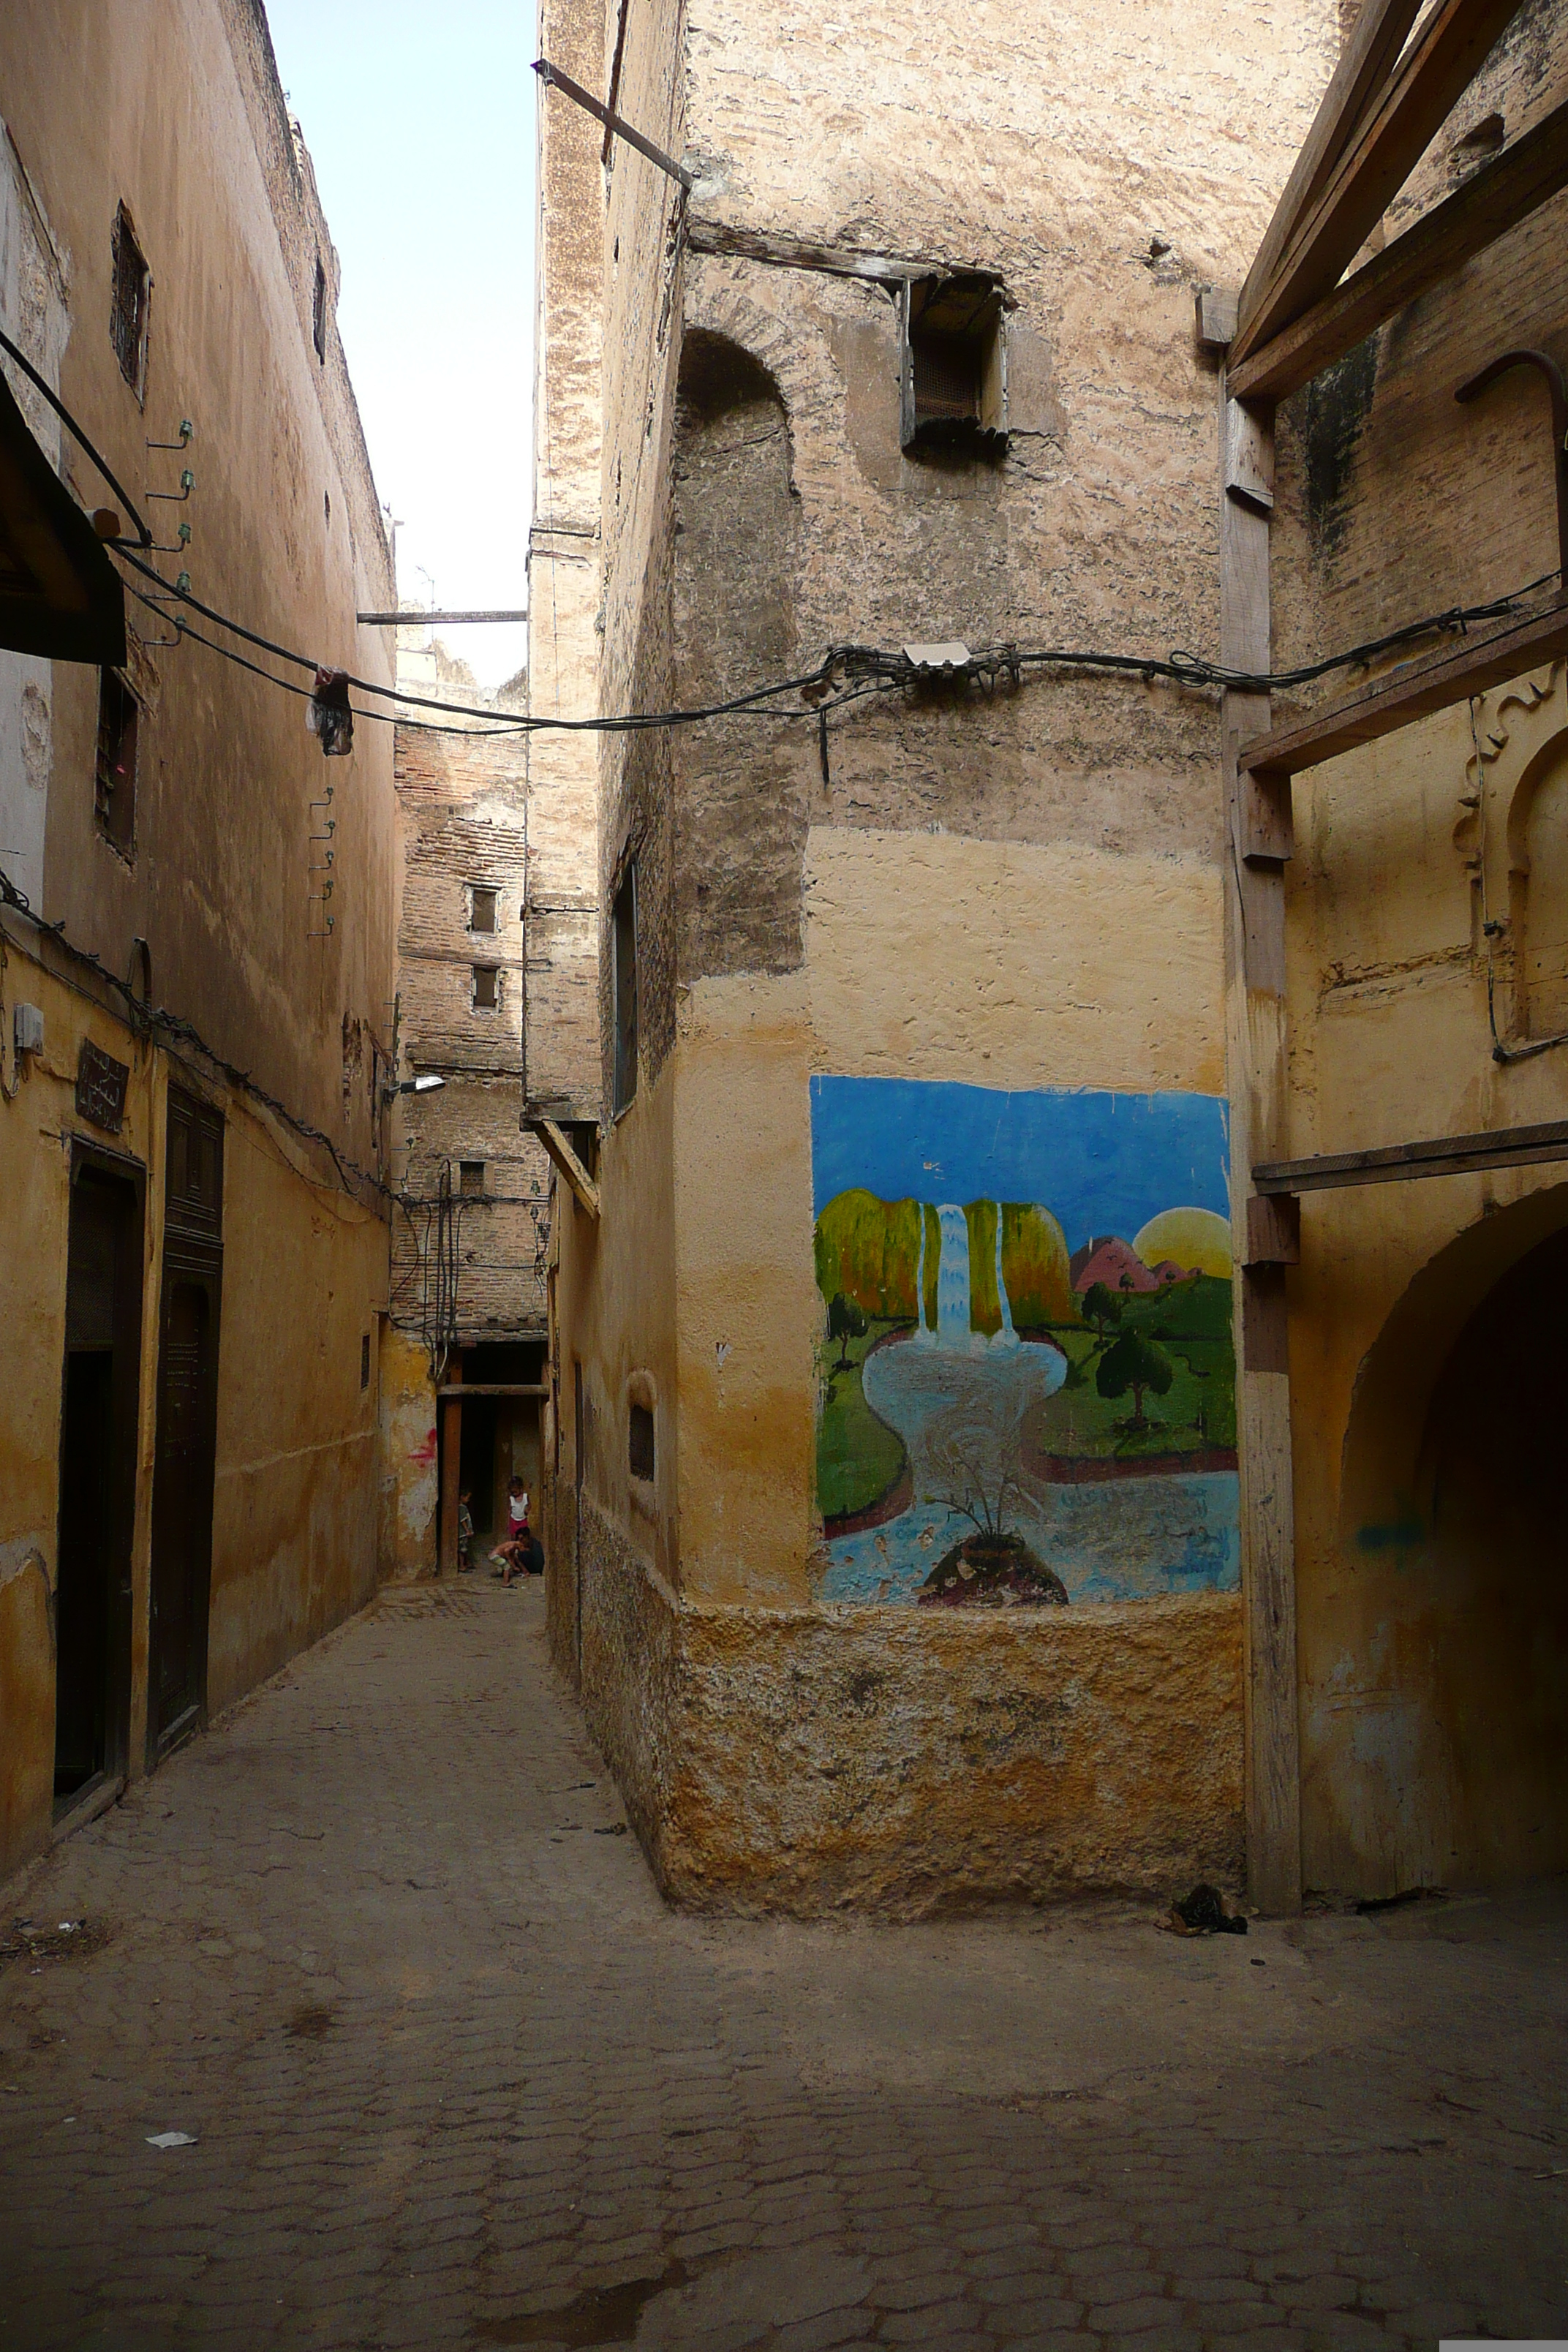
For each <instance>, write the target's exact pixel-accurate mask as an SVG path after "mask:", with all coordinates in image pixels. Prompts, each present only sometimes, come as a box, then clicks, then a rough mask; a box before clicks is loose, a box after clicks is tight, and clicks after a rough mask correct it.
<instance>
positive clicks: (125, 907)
mask: <svg viewBox="0 0 1568 2352" xmlns="http://www.w3.org/2000/svg"><path fill="white" fill-rule="evenodd" d="M0 111H3V112H4V115H5V121H6V122H7V124H8V126H9V128H10V131H11V132H12V134H13V136H14V137H15V139H16V145H17V149H18V151H19V152H20V155H21V158H22V161H23V163H25V165H26V170H27V172H28V173H29V175H30V176H31V178H32V180H33V182H34V184H35V185H36V186H37V190H38V192H39V194H40V197H41V199H42V202H43V205H44V207H45V209H46V211H47V217H48V220H49V222H50V224H51V226H52V228H53V231H54V235H55V238H56V241H57V244H58V248H59V251H60V254H61V257H62V259H63V262H64V266H65V273H66V278H67V282H68V307H69V312H70V320H71V326H70V333H69V337H68V341H67V342H66V344H65V348H64V351H63V353H62V356H61V359H60V372H59V382H60V390H61V394H62V397H63V398H64V399H65V400H66V402H67V403H68V405H69V406H70V408H71V409H72V411H73V412H74V413H75V415H78V416H79V418H80V419H81V421H82V424H83V425H84V426H85V427H86V429H87V431H88V432H89V434H90V436H92V438H93V440H94V441H95V442H96V443H97V445H98V446H99V447H100V449H102V451H103V452H104V455H105V457H107V458H108V460H109V462H110V465H111V466H112V467H114V468H115V470H116V472H117V473H118V474H119V475H120V477H121V479H122V480H123V481H124V482H125V483H126V486H127V488H129V489H131V490H132V492H133V493H136V494H138V495H142V494H144V493H145V491H146V490H147V489H149V488H168V487H170V486H171V485H173V484H175V483H176V482H177V477H178V471H179V467H180V464H181V462H182V460H181V459H180V458H179V457H177V456H176V457H167V456H165V457H157V456H156V454H155V453H152V452H149V450H148V448H147V446H146V444H147V441H148V440H149V439H154V440H172V439H173V438H174V436H175V434H176V432H177V429H178V425H179V422H180V419H181V417H182V416H188V417H191V418H192V419H193V420H194V422H195V428H196V437H195V441H194V442H193V444H192V445H191V448H190V450H189V452H188V460H187V461H188V463H189V464H190V466H191V467H192V470H193V471H194V472H195V477H196V488H195V492H194V493H193V494H192V498H191V501H190V504H189V508H188V516H189V519H190V520H191V521H192V523H193V526H194V530H195V537H194V540H193V543H192V548H191V551H190V552H189V556H188V559H187V560H188V565H189V569H190V571H191V575H192V582H193V585H194V587H195V592H196V593H197V594H198V595H200V596H202V597H203V598H204V599H205V600H206V601H207V602H209V603H211V604H215V605H216V606H217V607H218V608H219V609H221V610H223V611H226V612H228V613H232V614H235V615H236V616H237V617H238V618H240V619H242V620H244V621H246V622H247V624H248V625H250V626H252V627H254V628H258V629H260V630H262V631H263V632H264V633H265V634H266V635H268V636H272V637H276V638H278V639H279V640H280V641H281V642H283V643H286V644H289V645H294V646H302V647H304V648H306V649H308V650H309V651H310V652H312V653H315V654H317V655H318V656H319V657H320V658H321V659H323V660H329V661H333V662H337V663H341V664H342V666H344V667H349V668H352V669H353V670H355V671H357V672H358V673H359V674H361V675H362V676H368V677H379V678H382V679H384V681H385V682H387V683H390V682H391V678H392V658H391V652H392V649H391V646H390V644H389V643H388V642H385V641H384V640H379V639H378V638H377V637H376V636H374V635H373V634H372V633H369V632H366V631H363V630H361V629H359V628H358V627H357V625H356V623H355V618H354V615H355V614H356V612H358V611H363V610H371V609H384V608H385V607H386V606H387V605H389V604H391V603H392V602H393V601H394V592H393V583H392V573H391V563H390V559H389V554H388V548H387V541H386V535H385V529H384V523H383V520H382V516H381V513H380V509H379V506H378V502H377V499H376V495H375V488H374V482H373V480H372V478H371V472H370V466H369V461H368V458H367V457H366V455H365V450H364V444H363V436H362V434H361V431H360V425H359V419H358V414H357V410H356V409H355V406H354V400H353V390H352V388H351V386H350V384H349V381H348V375H347V372H346V368H345V366H344V362H343V357H342V347H341V345H340V343H339V341H338V339H337V334H336V330H335V326H334V325H333V324H332V323H331V320H329V333H328V349H327V357H326V359H325V361H324V362H323V361H321V360H319V359H318V358H317V355H316V353H315V351H314V349H313V347H312V342H311V302H312V299H313V293H314V284H315V271H316V264H317V257H318V255H319V256H320V257H321V262H322V265H323V267H324V268H325V269H326V270H327V273H328V279H329V289H330V292H332V291H335V287H336V278H337V266H336V257H335V255H334V253H333V251H332V247H331V238H330V236H329V235H328V232H327V228H326V225H325V222H324V220H323V219H322V216H321V207H320V204H319V201H318V199H317V196H316V193H315V187H314V181H313V176H312V174H311V171H310V159H309V156H308V155H307V153H306V152H305V150H304V146H303V142H302V141H301V140H300V137H299V135H298V132H297V130H296V129H295V128H293V127H292V126H291V125H290V123H289V118H288V115H287V111H286V109H285V107H284V104H283V100H282V94H281V91H280V89H279V85H278V81H277V74H276V68H275V66H274V64H273V61H272V58H271V50H270V45H269V42H268V37H267V32H266V26H265V20H264V18H263V16H261V13H260V11H259V9H258V7H257V6H256V5H253V0H179V5H177V6H176V7H175V8H174V11H173V13H172V14H166V15H164V16H160V17H158V18H156V19H154V18H153V17H143V16H136V15H135V14H134V13H132V15H131V16H126V15H125V14H124V12H122V11H121V10H118V9H113V8H110V7H108V6H105V5H103V0H73V5H68V6H66V7H64V8H58V7H54V6H44V5H31V0H23V5H18V6H17V7H15V8H12V9H9V10H7V11H6V14H5V25H4V29H3V32H0ZM121 201H123V202H124V203H125V204H126V205H127V206H128V207H129V209H130V212H131V214H132V218H133V220H134V222H135V225H136V231H137V235H138V237H139V239H140V241H141V243H142V248H143V250H144V252H145V254H146V257H147V260H148V263H149V266H150V268H151V270H152V274H153V296H152V307H151V325H150V331H149V341H148V367H147V385H146V402H145V406H142V404H139V403H138V401H137V398H136V395H135V394H134V392H133V391H132V388H131V386H130V385H129V384H127V383H125V381H124V379H123V378H122V376H121V373H120V369H119V366H118V363H117V362H116V358H115V354H114V351H113V348H112V346H111V343H110V333H109V320H110V244H111V232H112V229H113V225H114V218H115V209H116V205H117V204H119V203H120V202H121ZM67 472H68V479H70V480H71V481H73V482H74V484H75V485H76V486H77V488H78V491H79V496H80V497H81V499H82V502H83V503H84V504H85V505H87V506H88V507H89V508H91V507H95V506H98V505H101V504H102V503H103V502H104V499H105V498H106V497H107V495H108V494H107V492H106V491H105V490H104V488H103V487H102V486H101V484H100V483H99V482H98V480H97V478H96V477H95V476H94V475H93V474H92V472H91V469H90V467H89V466H88V464H87V461H86V459H85V458H84V457H81V456H80V454H79V452H73V453H71V454H70V455H68V458H67ZM150 511H151V512H152V513H153V514H156V513H160V512H161V513H163V514H164V515H169V514H176V515H178V514H181V513H184V512H185V511H186V510H185V509H171V508H168V507H164V508H162V509H159V508H153V509H150ZM160 561H162V559H160ZM129 610H130V616H131V619H132V624H133V625H136V626H137V627H138V628H139V630H140V631H141V633H142V635H147V636H156V635H163V634H165V632H163V630H162V629H161V628H160V627H159V626H158V625H156V624H155V623H154V622H153V620H152V619H151V617H150V616H149V615H148V614H146V613H145V612H144V611H143V610H142V607H140V606H139V605H136V604H132V605H131V606H130V607H129ZM150 664H151V672H152V675H153V678H154V679H155V685H156V692H155V703H156V709H155V712H154V711H150V712H149V715H148V720H147V723H145V724H144V725H143V727H142V740H141V745H140V753H139V774H138V780H137V819H136V846H135V853H134V856H133V857H132V859H130V860H127V859H125V858H123V857H121V856H120V855H119V854H118V853H117V852H116V850H115V849H114V848H112V847H111V846H110V845H109V843H108V842H107V841H106V840H105V839H104V838H103V837H102V836H101V835H100V832H99V831H98V829H97V828H96V826H95V824H94V817H93V793H92V776H93V761H94V747H95V743H96V735H97V719H98V707H97V695H98V687H97V677H96V674H95V673H94V672H92V671H91V670H89V669H84V668H82V667H79V666H68V665H59V666H58V667H57V670H56V674H55V679H54V687H53V697H52V711H51V734H52V745H53V761H54V774H55V777H56V779H57V780H58V782H57V783H56V785H55V786H54V787H53V788H51V790H50V793H49V795H48V812H47V844H46V852H45V857H44V884H45V887H44V892H43V898H42V901H41V908H42V911H43V912H44V913H45V914H46V915H47V917H48V918H49V919H51V920H52V919H57V918H60V917H63V918H65V919H66V921H67V923H68V927H69V929H70V932H71V936H72V937H73V938H74V939H76V940H79V942H80V943H81V944H82V945H84V946H87V947H90V948H92V949H95V950H97V951H98V952H99V953H100V954H101V955H102V957H103V959H104V961H105V962H106V963H107V964H108V965H109V966H110V969H111V970H112V971H118V972H121V973H123V972H124V971H127V969H128V967H129V963H130V959H131V955H132V940H133V939H135V938H138V937H140V938H142V939H144V940H147V941H148V942H149V943H150V945H151V948H152V953H153V988H154V992H155V995H156V997H157V999H158V1001H159V1002H160V1003H163V1004H166V1005H168V1006H169V1007H170V1008H171V1009H173V1010H174V1011H176V1012H179V1013H184V1014H185V1015H186V1016H187V1017H188V1018H190V1019H193V1020H195V1022H196V1023H197V1025H198V1026H199V1027H200V1028H201V1030H202V1032H203V1034H204V1035H205V1036H206V1037H207V1038H208V1039H209V1040H210V1042H211V1043H212V1044H213V1045H215V1046H216V1048H217V1049H218V1050H219V1051H220V1052H222V1053H224V1054H226V1055H228V1056H229V1057H230V1058H231V1059H232V1060H234V1061H235V1062H236V1063H237V1064H238V1065H239V1066H241V1067H244V1068H247V1069H249V1070H250V1071H251V1072H252V1073H253V1074H254V1075H255V1076H257V1077H258V1079H259V1080H260V1081H261V1082H262V1083H263V1084H265V1085H266V1086H268V1087H269V1088H270V1090H271V1091H272V1092H273V1093H275V1094H277V1095H278V1096H279V1097H280V1098H281V1099H283V1100H284V1101H287V1102H289V1104H291V1105H292V1106H293V1107H294V1108H297V1109H298V1110H300V1111H301V1112H302V1113H304V1114H305V1115H307V1116H309V1117H310V1118H313V1119H314V1120H315V1121H316V1122H317V1124H319V1125H321V1126H322V1127H323V1128H325V1129H327V1131H328V1132H329V1133H330V1134H331V1135H332V1136H333V1138H334V1139H336V1140H339V1141H340V1142H341V1143H342V1144H344V1145H346V1146H347V1148H348V1149H349V1150H351V1151H352V1152H353V1154H354V1156H355V1157H356V1158H358V1159H359V1160H362V1161H363V1162H367V1163H369V1162H371V1161H373V1160H374V1150H375V1140H376V1116H375V1106H374V1101H373V1099H372V1093H371V1083H370V1063H371V1059H372V1055H371V1052H370V1042H369V1041H370V1037H371V1036H374V1037H375V1038H377V1039H379V1040H380V1042H381V1043H382V1045H386V1043H387V1042H388V1039H387V1032H388V1030H389V1027H390V1021H389V1014H390V1007H391V1001H392V994H393V987H392V941H391V937H390V928H389V922H388V910H389V908H390V906H391V898H392V838H393V802H392V746H391V741H390V732H391V730H388V729H385V728H380V727H371V726H366V727H362V728H361V730H359V734H358V738H357V740H356V742H355V747H354V751H353V755H352V757H351V758H350V759H349V760H346V761H331V762H330V763H329V762H327V761H323V760H322V758H321V751H320V748H319V745H318V744H317V742H316V740H315V739H314V738H313V737H311V736H310V735H309V734H307V733H306V731H305V730H304V727H303V724H302V722H301V719H300V705H299V704H298V702H297V701H296V700H295V699H294V698H292V697H289V696H284V695H281V694H279V693H278V692H277V691H276V689H275V688H269V687H268V686H266V685H265V684H263V683H262V682H261V681H260V680H258V679H256V678H254V677H249V676H247V673H245V672H244V671H242V670H238V669H236V668H235V667H233V666H232V665H231V664H229V663H227V662H223V661H220V660H219V659H218V658H217V657H216V656H214V655H212V654H210V653H207V652H205V650H203V649H202V648H201V647H199V646H194V645H189V644H187V645H185V646H183V647H182V648H180V649H179V650H178V651H174V652H171V651H163V652H156V653H154V654H153V655H152V656H150ZM242 747H243V748H242ZM327 784H331V785H333V786H334V790H335V805H334V812H333V813H334V814H335V817H336V821H337V832H336V835H335V840H334V844H333V847H334V854H335V863H334V868H333V877H332V879H333V894H332V899H331V909H330V911H331V914H332V916H333V918H334V928H333V929H332V931H331V935H330V937H322V938H311V937H310V936H308V934H310V932H312V931H321V929H323V923H322V919H321V912H320V911H312V909H311V908H310V892H311V889H312V887H313V886H312V883H311V881H310V866H311V863H312V853H311V851H310V834H311V832H312V830H314V829H316V825H315V820H313V819H312V816H311V813H310V802H311V800H312V798H319V797H320V796H321V793H322V788H323V786H324V785H327ZM345 1021H346V1022H347V1023H348V1024H350V1025H351V1027H352V1026H353V1024H357V1025H358V1028H359V1032H360V1034H361V1041H362V1053H361V1059H360V1063H359V1065H358V1066H357V1068H356V1069H355V1071H354V1083H353V1086H352V1087H349V1088H348V1089H347V1090H346V1092H345V1087H344V1083H343V1081H344V1062H345V1054H344V1042H345V1041H344V1024H345Z"/></svg>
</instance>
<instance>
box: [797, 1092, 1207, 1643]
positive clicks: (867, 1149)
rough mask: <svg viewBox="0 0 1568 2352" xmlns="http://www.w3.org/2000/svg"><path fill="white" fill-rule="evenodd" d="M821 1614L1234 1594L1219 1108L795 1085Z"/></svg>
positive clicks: (1176, 1097)
mask: <svg viewBox="0 0 1568 2352" xmlns="http://www.w3.org/2000/svg"><path fill="white" fill-rule="evenodd" d="M811 1135H812V1178H813V1193H814V1200H813V1207H814V1213H815V1216H816V1280H817V1287H818V1289H819V1290H820V1292H821V1295H822V1325H821V1337H820V1340H819V1345H818V1385H819V1422H818V1433H817V1502H818V1507H819V1508H820V1511H821V1514H822V1520H823V1534H824V1538H825V1540H826V1552H827V1562H828V1564H827V1568H826V1574H825V1578H824V1580H823V1585H822V1597H823V1598H824V1599H825V1600H827V1601H889V1602H914V1603H918V1604H920V1605H921V1606H924V1607H949V1608H951V1607H974V1606H991V1607H1016V1606H1020V1605H1023V1606H1030V1605H1035V1606H1038V1605H1051V1604H1056V1605H1058V1606H1059V1605H1060V1604H1062V1603H1064V1602H1081V1601H1122V1600H1132V1599H1139V1598H1143V1597H1146V1596H1150V1595H1152V1594H1156V1593H1164V1592H1191V1591H1229V1590H1232V1589H1234V1588H1235V1586H1236V1584H1237V1579H1238V1565H1239V1542H1238V1536H1237V1475H1236V1370H1235V1362H1234V1358H1233V1355H1232V1349H1231V1321H1230V1318H1231V1288H1230V1270H1231V1269H1230V1227H1229V1222H1228V1216H1229V1191H1228V1165H1229V1155H1228V1148H1227V1133H1226V1105H1225V1103H1224V1101H1223V1100H1222V1099H1221V1098H1219V1097H1216V1096H1213V1095H1196V1094H1174V1093H1171V1094H1152V1095H1129V1094H1111V1093H1073V1092H1067V1091H1058V1090H1042V1091H1040V1092H1030V1093H1018V1094H1012V1093H1002V1092H998V1091H995V1090H994V1089H992V1088H989V1087H965V1086H946V1085H932V1084H925V1083H922V1082H920V1081H916V1080H911V1079H904V1078H838V1077H818V1078H814V1079H813V1080H812V1086H811Z"/></svg>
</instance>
